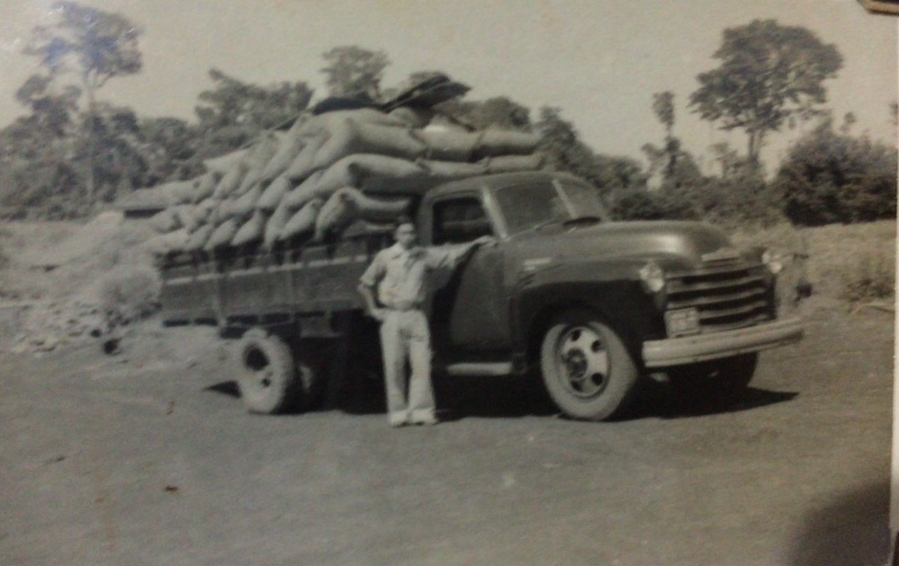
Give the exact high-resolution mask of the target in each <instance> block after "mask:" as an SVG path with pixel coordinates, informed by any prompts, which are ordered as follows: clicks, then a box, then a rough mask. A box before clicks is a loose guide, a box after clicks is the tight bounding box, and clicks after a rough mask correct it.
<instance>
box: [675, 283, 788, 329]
mask: <svg viewBox="0 0 899 566" xmlns="http://www.w3.org/2000/svg"><path fill="white" fill-rule="evenodd" d="M667 290H668V307H667V308H668V310H669V311H675V310H680V309H690V308H693V309H696V311H697V312H698V315H699V331H700V332H716V331H721V330H731V329H734V328H740V327H744V326H752V325H753V324H756V323H758V322H760V321H764V320H770V319H771V318H772V315H771V313H772V304H771V302H772V298H771V293H770V292H769V289H768V286H767V285H766V276H765V274H764V271H762V270H761V269H752V268H748V267H747V268H738V269H734V268H730V269H727V268H724V269H721V268H719V269H706V270H702V271H696V272H692V273H685V274H673V275H670V276H669V277H668V278H667Z"/></svg>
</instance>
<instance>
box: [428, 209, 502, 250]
mask: <svg viewBox="0 0 899 566" xmlns="http://www.w3.org/2000/svg"><path fill="white" fill-rule="evenodd" d="M488 235H493V227H492V226H491V225H490V219H489V218H488V217H487V211H485V210H484V206H483V205H482V204H481V201H480V200H479V199H477V198H475V197H465V198H458V199H451V200H445V201H440V202H437V203H435V204H434V234H433V239H432V241H433V242H434V244H435V245H440V244H461V243H464V242H470V241H472V240H475V239H477V238H479V237H481V236H488Z"/></svg>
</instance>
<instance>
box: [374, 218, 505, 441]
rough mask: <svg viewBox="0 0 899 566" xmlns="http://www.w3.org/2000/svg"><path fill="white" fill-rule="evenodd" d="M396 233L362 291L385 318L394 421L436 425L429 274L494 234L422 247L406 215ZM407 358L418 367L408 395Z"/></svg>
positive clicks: (383, 334) (389, 399) (383, 345)
mask: <svg viewBox="0 0 899 566" xmlns="http://www.w3.org/2000/svg"><path fill="white" fill-rule="evenodd" d="M394 238H395V239H396V243H395V244H394V245H393V246H391V247H389V248H387V249H384V250H381V251H380V252H378V254H377V255H376V256H375V258H374V260H373V261H372V263H371V265H369V266H368V269H366V270H365V273H363V274H362V277H361V278H360V280H359V281H360V284H359V292H360V293H361V294H362V296H363V297H364V298H365V304H366V307H367V308H368V313H369V315H371V316H372V317H374V318H375V319H377V320H378V321H379V322H380V323H381V349H382V352H383V356H384V381H385V386H386V390H387V416H388V420H389V422H390V425H391V426H395V427H397V426H403V425H405V424H436V423H437V417H436V415H435V413H434V411H435V403H434V390H433V386H432V385H431V333H430V330H429V329H428V320H427V317H426V316H425V313H424V310H422V309H423V306H424V301H425V296H426V294H427V291H428V289H427V285H428V281H427V278H428V275H429V272H431V271H433V270H435V269H439V268H452V267H455V266H456V265H457V264H458V263H459V262H460V261H461V260H462V258H464V257H465V256H466V255H467V254H468V253H469V252H471V250H473V249H474V248H475V247H476V246H478V245H481V244H486V243H488V242H492V241H494V239H493V238H492V237H490V236H484V237H481V238H478V239H477V240H474V241H473V242H470V243H467V244H459V245H455V246H447V247H445V248H433V247H432V248H424V247H420V246H418V245H417V237H416V235H415V226H414V224H413V223H412V219H411V218H409V217H405V216H403V217H400V219H399V220H398V221H397V225H396V231H395V232H394ZM376 290H377V297H376V293H375V291H376ZM407 358H408V360H409V365H410V366H411V369H412V372H411V373H412V375H411V377H410V378H409V394H408V396H407V395H406V371H405V368H406V359H407Z"/></svg>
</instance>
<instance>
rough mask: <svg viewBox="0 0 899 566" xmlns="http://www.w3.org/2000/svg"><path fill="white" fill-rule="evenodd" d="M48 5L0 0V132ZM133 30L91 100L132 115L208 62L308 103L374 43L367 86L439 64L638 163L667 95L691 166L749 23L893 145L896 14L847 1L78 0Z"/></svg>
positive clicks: (707, 136) (172, 103) (201, 77)
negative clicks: (382, 66) (802, 42)
mask: <svg viewBox="0 0 899 566" xmlns="http://www.w3.org/2000/svg"><path fill="white" fill-rule="evenodd" d="M53 1H54V0H2V3H0V126H3V125H6V124H8V123H9V122H11V121H12V120H13V119H14V118H15V117H16V116H17V115H20V114H21V113H22V112H23V109H22V107H21V106H19V105H18V104H17V103H16V102H15V100H14V93H15V91H16V89H17V88H18V87H19V86H20V85H21V84H22V83H23V82H24V80H25V79H26V78H27V77H28V76H29V75H30V74H32V73H33V72H35V70H36V67H35V64H36V61H35V60H34V58H30V57H27V56H25V55H23V54H22V53H21V50H22V46H23V45H24V43H25V41H27V39H28V37H29V35H30V32H31V30H32V29H33V28H34V26H36V25H39V24H42V23H49V22H50V21H52V17H53V15H52V14H53V12H52V5H53ZM81 3H82V4H84V5H89V6H93V7H95V8H99V9H102V10H105V11H110V12H118V13H120V14H122V15H124V16H126V17H128V18H129V19H130V20H131V21H133V22H134V23H136V24H138V25H139V26H141V28H142V29H143V31H144V33H143V35H142V36H141V38H140V47H141V51H142V53H143V56H144V68H143V71H142V72H141V73H140V74H138V75H135V76H130V77H121V78H115V79H112V80H111V81H109V82H108V83H107V84H106V86H104V87H103V89H102V90H101V92H100V94H99V98H101V99H105V100H109V101H111V102H114V103H117V104H123V105H128V106H131V107H132V108H134V109H135V110H136V111H137V113H138V114H139V115H141V116H146V117H150V116H154V117H158V116H176V117H179V118H184V119H189V120H192V119H194V118H195V115H194V106H195V104H196V102H197V95H198V94H199V93H200V92H201V91H203V90H206V89H208V88H210V87H211V86H212V83H211V81H210V79H209V77H208V71H209V69H210V68H212V67H217V68H219V69H221V70H223V71H224V72H226V73H227V74H229V75H231V76H234V77H236V78H238V79H240V80H243V81H246V82H251V83H256V84H262V85H266V84H271V83H275V82H280V81H290V82H295V81H298V80H303V81H306V82H308V83H309V84H310V86H312V87H313V88H315V89H316V97H317V98H321V97H323V96H324V87H323V75H322V74H321V73H320V69H321V67H322V66H323V60H322V58H321V55H322V53H324V52H326V51H328V50H329V49H331V48H333V47H336V46H341V45H359V46H361V47H364V48H366V49H370V50H383V51H385V52H386V53H387V55H388V57H389V58H390V60H391V65H390V67H389V68H388V70H387V73H386V76H385V78H384V80H383V83H382V86H384V87H390V86H393V85H395V84H397V83H400V82H401V81H403V80H404V79H405V78H406V77H407V76H408V74H409V73H411V72H415V71H420V70H442V71H444V72H446V73H448V74H449V75H450V76H451V77H453V78H454V79H456V80H458V81H461V82H464V83H466V84H468V85H469V86H471V87H472V90H471V92H470V93H469V94H468V98H471V99H484V98H488V97H492V96H500V95H505V96H509V97H510V98H512V99H513V100H516V101H517V102H519V103H521V104H524V105H525V106H528V107H529V108H531V109H532V119H536V118H537V115H538V109H539V108H540V107H541V106H553V107H558V108H560V109H561V110H562V116H563V117H564V118H565V119H567V120H569V121H571V122H573V123H574V124H575V127H576V128H577V130H578V131H579V132H580V134H581V136H582V138H583V139H584V140H585V141H586V142H587V143H588V144H590V145H591V146H592V147H593V149H594V150H596V151H598V152H601V153H605V154H611V155H624V156H629V157H633V158H637V159H642V158H643V154H642V152H641V150H640V148H641V146H642V145H643V144H645V143H647V142H651V143H655V144H656V145H660V144H661V142H662V138H663V136H664V130H663V127H662V126H661V124H660V123H659V122H658V120H657V119H656V118H655V116H654V115H653V113H652V110H651V104H652V95H653V93H657V92H662V91H665V90H671V91H673V92H674V94H675V103H676V124H675V135H677V136H679V137H680V138H681V139H682V140H683V143H684V147H685V149H687V150H688V151H690V152H692V153H693V154H694V155H697V156H698V157H700V161H701V162H703V163H704V165H705V166H706V168H707V169H708V168H710V167H711V162H709V161H703V160H702V158H703V156H707V155H708V154H709V153H710V152H709V151H708V148H709V146H710V145H711V144H713V143H716V142H721V141H730V142H731V143H732V144H733V146H734V147H736V148H738V149H739V150H741V151H745V143H746V142H745V136H743V135H742V134H727V133H725V132H722V131H720V130H718V129H717V128H716V127H715V126H714V125H712V124H710V123H708V122H704V121H702V120H699V119H698V117H697V116H696V115H695V114H692V113H691V112H690V111H689V109H688V108H687V106H686V104H687V100H688V97H689V95H690V93H691V92H693V91H694V90H696V88H697V86H698V83H697V82H696V75H697V74H698V73H700V72H703V71H707V70H710V69H712V68H714V67H716V66H717V62H716V60H714V59H713V58H712V54H713V53H714V52H715V50H716V49H717V48H718V46H719V45H720V42H721V33H722V31H723V30H724V29H725V28H727V27H735V26H740V25H744V24H747V23H749V22H751V21H752V20H754V19H767V18H773V19H776V20H777V21H778V22H779V23H781V24H784V25H802V26H805V27H807V28H809V29H810V30H812V31H813V32H814V33H815V34H817V36H818V37H819V38H820V39H821V40H822V41H824V42H825V43H834V44H836V45H837V47H838V48H839V50H840V51H841V53H842V54H843V57H844V66H843V69H841V71H840V72H839V75H838V77H837V78H836V79H833V80H829V81H827V83H826V85H827V88H828V92H829V101H828V105H829V106H830V107H831V108H833V110H834V113H835V115H836V116H837V117H838V118H840V117H842V116H843V115H844V114H845V113H846V112H850V111H851V112H853V113H855V114H856V116H857V118H858V122H857V124H856V126H855V129H854V132H855V133H857V134H861V133H863V132H864V133H867V134H868V135H870V137H872V138H874V139H877V140H882V141H887V142H889V143H894V142H895V139H896V134H895V127H894V126H893V124H892V120H891V116H890V112H889V105H890V103H892V102H894V101H896V99H897V63H896V59H897V56H896V53H897V38H896V29H897V21H896V19H895V18H893V17H890V16H882V15H873V14H869V13H868V12H866V11H865V10H864V9H863V8H862V7H861V6H860V5H859V4H858V2H857V1H856V0H776V1H775V0H752V1H749V2H747V1H746V0H676V1H667V2H666V1H663V0H651V1H650V0H452V1H448V0H439V1H438V0H227V1H223V0H191V1H190V2H184V1H183V0H84V1H83V2H81ZM801 132H802V130H801V129H800V130H794V131H784V132H782V133H780V134H777V135H774V136H772V138H771V140H770V143H769V144H768V146H767V147H766V148H765V149H764V151H763V158H764V159H765V160H766V161H769V162H776V161H777V160H778V159H780V158H781V157H783V155H784V153H785V151H786V150H787V148H788V147H789V144H790V143H791V142H792V141H795V140H796V139H797V138H798V136H799V135H801Z"/></svg>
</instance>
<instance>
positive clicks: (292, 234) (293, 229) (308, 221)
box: [280, 198, 324, 240]
mask: <svg viewBox="0 0 899 566" xmlns="http://www.w3.org/2000/svg"><path fill="white" fill-rule="evenodd" d="M322 204H324V201H323V200H322V199H320V198H316V199H312V200H311V201H309V202H307V203H306V204H305V205H303V208H301V209H300V210H298V211H297V212H296V213H294V215H293V216H291V217H290V220H288V221H287V223H286V224H285V225H284V230H283V231H282V232H281V238H280V239H281V240H290V239H291V238H296V237H299V236H302V235H305V234H309V233H311V232H312V231H313V230H314V229H315V218H316V217H317V216H318V211H319V210H320V209H321V207H322Z"/></svg>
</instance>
